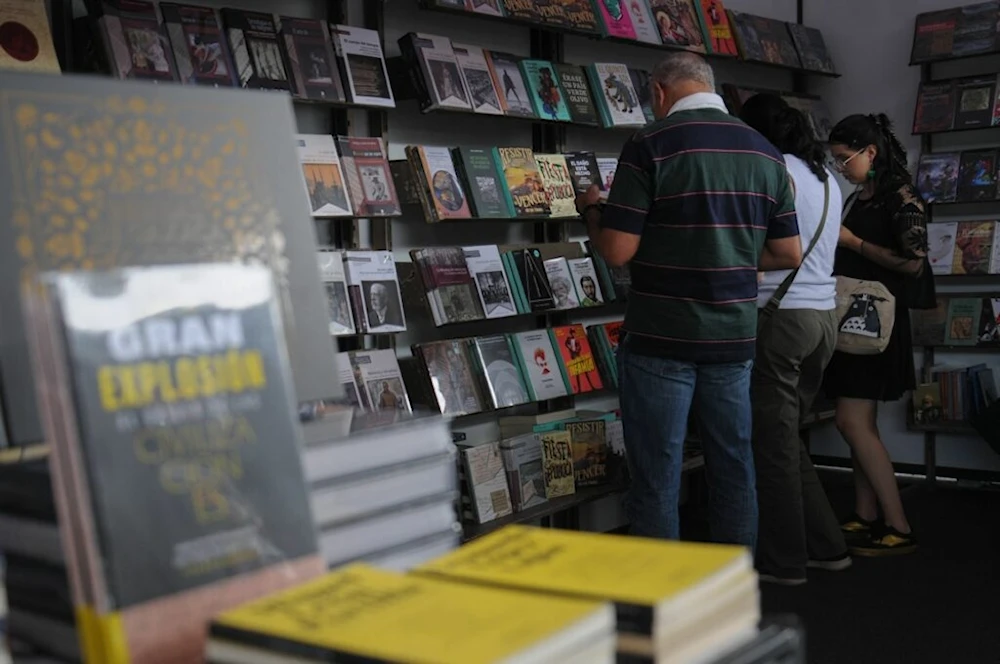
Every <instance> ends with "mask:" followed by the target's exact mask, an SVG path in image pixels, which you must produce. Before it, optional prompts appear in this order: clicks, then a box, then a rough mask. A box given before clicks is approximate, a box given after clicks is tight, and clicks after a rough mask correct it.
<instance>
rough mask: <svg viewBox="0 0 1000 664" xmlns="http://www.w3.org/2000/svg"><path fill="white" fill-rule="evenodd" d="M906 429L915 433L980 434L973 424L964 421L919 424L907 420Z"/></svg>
mask: <svg viewBox="0 0 1000 664" xmlns="http://www.w3.org/2000/svg"><path fill="white" fill-rule="evenodd" d="M906 430H907V431H910V432H914V433H950V434H958V435H972V436H975V435H978V432H977V431H976V430H975V429H974V428H973V426H972V425H971V424H966V423H964V422H931V423H928V424H917V423H916V422H912V421H907V422H906Z"/></svg>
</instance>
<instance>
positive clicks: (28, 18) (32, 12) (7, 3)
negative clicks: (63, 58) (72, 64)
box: [0, 0, 60, 74]
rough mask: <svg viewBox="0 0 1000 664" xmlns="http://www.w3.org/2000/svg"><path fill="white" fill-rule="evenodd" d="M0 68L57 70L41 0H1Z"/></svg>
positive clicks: (52, 72)
mask: <svg viewBox="0 0 1000 664" xmlns="http://www.w3.org/2000/svg"><path fill="white" fill-rule="evenodd" d="M0 69H13V70H15V71H24V72H40V73H50V74H58V73H60V69H59V58H58V57H56V49H55V46H54V45H53V43H52V31H51V30H50V29H49V17H48V15H47V14H46V13H45V2H43V0H0Z"/></svg>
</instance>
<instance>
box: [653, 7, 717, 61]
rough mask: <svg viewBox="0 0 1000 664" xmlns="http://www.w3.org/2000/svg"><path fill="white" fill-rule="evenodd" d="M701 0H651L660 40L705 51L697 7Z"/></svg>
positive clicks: (689, 48)
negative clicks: (696, 3) (696, 4)
mask: <svg viewBox="0 0 1000 664" xmlns="http://www.w3.org/2000/svg"><path fill="white" fill-rule="evenodd" d="M695 2H700V0H649V7H650V9H651V10H652V14H653V21H655V22H656V25H657V27H658V28H659V30H660V40H661V41H662V42H663V43H664V44H667V45H668V46H677V47H681V48H684V49H686V50H689V51H694V52H696V53H705V52H706V48H705V36H704V33H703V32H702V29H701V23H700V21H699V19H698V12H697V10H696V9H695Z"/></svg>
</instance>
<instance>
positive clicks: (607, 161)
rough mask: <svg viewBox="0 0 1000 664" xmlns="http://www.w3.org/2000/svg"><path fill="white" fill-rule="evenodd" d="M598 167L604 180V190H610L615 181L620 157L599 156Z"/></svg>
mask: <svg viewBox="0 0 1000 664" xmlns="http://www.w3.org/2000/svg"><path fill="white" fill-rule="evenodd" d="M597 169H598V171H600V173H601V180H602V181H603V182H604V191H607V192H610V191H611V185H613V184H614V183H615V173H616V172H617V171H618V157H597Z"/></svg>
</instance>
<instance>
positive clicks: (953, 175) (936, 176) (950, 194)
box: [917, 152, 959, 203]
mask: <svg viewBox="0 0 1000 664" xmlns="http://www.w3.org/2000/svg"><path fill="white" fill-rule="evenodd" d="M958 172H959V154H958V153H957V152H943V153H936V154H922V155H920V163H919V165H918V166H917V190H918V191H919V192H920V195H921V196H922V197H923V199H924V201H925V202H927V203H952V202H954V201H955V197H956V195H957V193H958Z"/></svg>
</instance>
